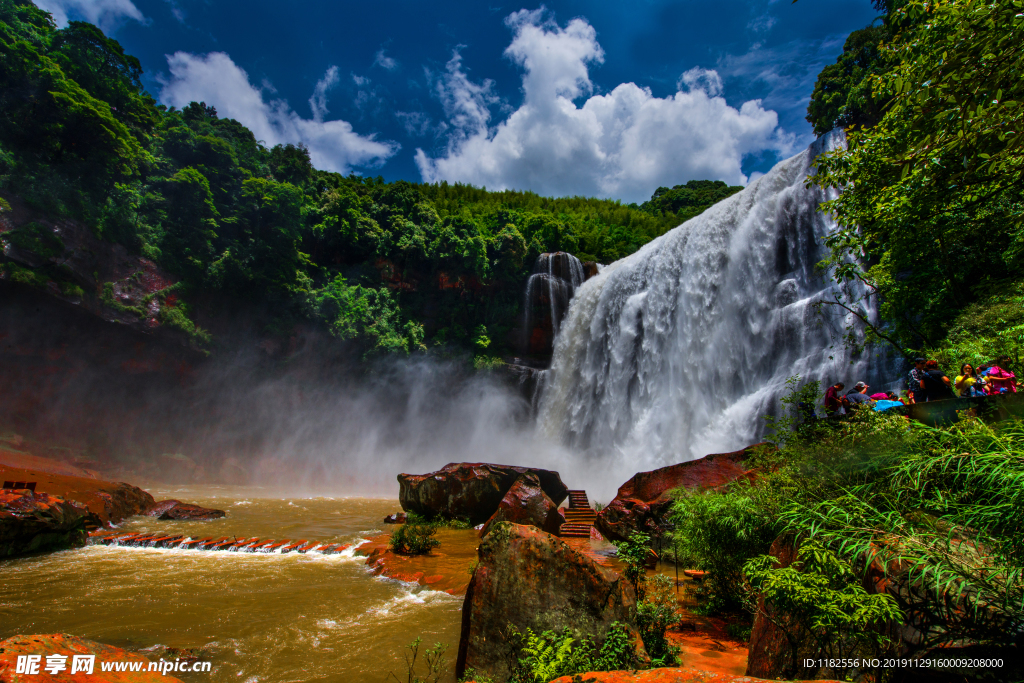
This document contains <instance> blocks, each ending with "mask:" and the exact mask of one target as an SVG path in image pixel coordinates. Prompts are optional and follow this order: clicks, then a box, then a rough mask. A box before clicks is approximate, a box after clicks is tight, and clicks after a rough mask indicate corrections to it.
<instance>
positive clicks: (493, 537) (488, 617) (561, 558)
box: [455, 522, 646, 680]
mask: <svg viewBox="0 0 1024 683" xmlns="http://www.w3.org/2000/svg"><path fill="white" fill-rule="evenodd" d="M635 609H636V595H635V593H634V592H633V587H632V586H630V585H629V582H627V581H626V580H625V579H623V578H622V577H621V576H619V575H618V574H617V573H615V572H614V571H612V570H610V569H606V568H605V567H602V566H600V565H599V564H597V563H596V562H594V561H593V560H592V559H590V558H589V557H586V556H585V555H584V554H582V553H580V552H579V551H578V550H576V549H574V548H573V547H571V546H570V545H568V544H566V543H564V542H563V541H562V540H561V539H559V538H557V537H555V536H552V535H551V534H549V533H546V532H543V531H540V530H538V529H536V528H534V527H532V526H523V525H519V524H510V523H508V522H498V523H496V524H495V525H494V527H493V529H492V530H491V532H490V533H489V534H487V536H485V537H484V538H483V540H482V541H481V542H480V547H479V549H478V561H477V565H476V569H475V570H474V571H473V577H472V578H471V579H470V582H469V588H468V589H467V591H466V599H465V601H464V602H463V604H462V633H461V636H460V638H459V654H458V659H457V660H456V664H455V668H456V676H462V675H463V674H464V673H465V671H466V669H467V668H469V667H472V668H473V669H475V670H476V671H478V672H481V673H482V674H485V675H487V676H489V677H491V678H494V679H497V680H505V679H506V678H507V677H508V673H509V672H508V668H507V664H506V662H505V658H504V654H505V650H506V644H505V641H504V639H503V637H502V632H503V631H504V630H506V629H507V627H508V625H509V624H511V625H513V626H515V627H516V628H518V629H519V630H520V631H524V630H525V629H527V628H532V629H533V630H534V631H537V632H540V631H546V630H549V629H550V630H555V631H558V630H561V629H563V628H565V627H572V628H573V629H574V630H577V631H579V632H580V634H581V635H582V636H588V637H592V638H594V639H595V641H596V642H597V643H598V645H599V646H600V643H601V642H602V641H603V640H604V637H605V634H606V633H607V631H608V628H609V627H610V626H611V624H612V623H613V622H615V621H618V622H621V623H623V624H625V625H626V626H627V628H629V629H631V630H632V629H633V626H632V624H633V619H634V614H635ZM637 642H639V638H637ZM642 647H643V646H642V645H641V646H640V648H641V653H642ZM643 656H646V655H643Z"/></svg>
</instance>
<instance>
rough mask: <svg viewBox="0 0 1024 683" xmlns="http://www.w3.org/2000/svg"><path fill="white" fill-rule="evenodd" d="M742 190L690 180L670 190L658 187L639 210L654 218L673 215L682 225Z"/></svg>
mask: <svg viewBox="0 0 1024 683" xmlns="http://www.w3.org/2000/svg"><path fill="white" fill-rule="evenodd" d="M742 189H743V187H742V186H740V185H731V186H730V185H726V184H725V183H724V182H722V181H721V180H691V181H689V182H687V183H686V184H685V185H676V186H675V187H673V188H672V189H671V190H670V189H669V188H667V187H659V188H658V189H657V190H655V191H654V194H653V195H652V196H651V199H650V201H646V202H644V203H643V204H641V205H640V210H641V211H646V212H648V213H650V214H653V215H655V216H666V215H674V216H675V220H678V221H679V222H680V223H682V222H684V221H687V220H689V219H691V218H693V217H694V216H696V215H698V214H700V213H702V212H703V211H704V209H706V208H708V207H709V206H711V205H712V204H717V203H718V202H720V201H722V200H723V199H725V198H726V197H729V196H732V195H734V194H736V193H737V192H739V191H740V190H742Z"/></svg>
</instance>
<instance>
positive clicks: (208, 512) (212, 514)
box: [144, 500, 224, 520]
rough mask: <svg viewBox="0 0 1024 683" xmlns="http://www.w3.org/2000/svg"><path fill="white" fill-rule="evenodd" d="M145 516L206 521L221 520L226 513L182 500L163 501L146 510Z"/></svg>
mask: <svg viewBox="0 0 1024 683" xmlns="http://www.w3.org/2000/svg"><path fill="white" fill-rule="evenodd" d="M144 514H146V515H148V516H149V517H156V518H157V519H164V520H168V519H177V520H204V519H220V518H221V517H223V516H224V511H223V510H215V509H212V508H204V507H200V506H198V505H191V504H189V503H182V502H181V501H180V500H162V501H160V502H159V503H156V504H155V505H153V507H151V508H149V509H148V510H146V512H145V513H144Z"/></svg>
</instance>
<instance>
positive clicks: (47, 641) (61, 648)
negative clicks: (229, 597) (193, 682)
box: [0, 633, 208, 683]
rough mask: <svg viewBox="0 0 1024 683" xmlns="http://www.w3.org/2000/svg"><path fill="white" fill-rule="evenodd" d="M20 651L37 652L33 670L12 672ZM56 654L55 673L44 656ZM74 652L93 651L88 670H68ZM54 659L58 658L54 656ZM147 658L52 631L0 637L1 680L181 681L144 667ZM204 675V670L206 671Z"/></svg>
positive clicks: (80, 682) (21, 682) (16, 682)
mask: <svg viewBox="0 0 1024 683" xmlns="http://www.w3.org/2000/svg"><path fill="white" fill-rule="evenodd" d="M21 655H29V656H31V655H39V656H41V660H40V664H39V670H38V671H37V672H35V673H28V674H22V673H16V671H17V663H18V657H19V656H21ZM53 655H59V656H63V657H66V658H67V659H66V660H63V664H64V666H65V667H66V668H64V669H63V670H61V671H56V672H55V673H49V672H48V671H47V670H46V668H45V667H46V665H47V659H46V658H47V656H53ZM75 655H93V656H94V657H95V660H94V663H93V672H92V674H91V675H90V674H85V673H83V672H81V671H79V672H77V673H75V674H73V675H72V674H71V669H72V664H73V661H74V660H73V658H74V656H75ZM57 661H62V660H60V659H59V658H58V660H57ZM101 662H140V663H141V664H142V668H143V671H141V672H127V671H125V672H118V671H102V670H101V665H100V663H101ZM149 663H150V660H148V659H146V658H145V657H143V656H142V655H139V654H135V653H132V652H128V651H127V650H122V649H121V648H119V647H114V646H112V645H104V644H103V643H97V642H95V641H92V640H86V639H85V638H79V637H77V636H72V635H68V634H66V633H54V634H51V635H27V636H13V637H11V638H8V639H7V640H2V641H0V681H4V682H5V683H28V682H29V681H48V682H52V683H85V682H86V681H88V682H90V683H92V682H95V683H103V682H109V683H156V681H160V682H161V683H181V681H180V680H179V679H177V678H174V677H173V676H164V675H161V673H160V672H159V671H152V672H151V671H146V669H148V668H149ZM207 675H208V674H207Z"/></svg>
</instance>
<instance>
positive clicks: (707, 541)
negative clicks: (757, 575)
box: [671, 484, 782, 614]
mask: <svg viewBox="0 0 1024 683" xmlns="http://www.w3.org/2000/svg"><path fill="white" fill-rule="evenodd" d="M770 491H771V490H770V489H769V488H768V487H767V486H762V487H761V488H758V487H754V486H750V485H749V484H737V485H734V486H732V487H730V488H729V489H728V490H725V491H688V490H680V491H679V492H677V494H676V500H675V502H674V503H673V505H672V513H671V520H672V522H673V524H674V525H675V529H674V530H673V531H672V534H671V536H672V543H673V545H674V547H675V548H677V551H678V553H679V555H680V559H683V558H686V559H687V560H689V561H691V562H692V563H693V564H694V565H696V568H697V569H702V570H704V571H706V572H707V576H706V577H705V579H704V581H703V583H702V584H701V586H700V588H699V589H698V599H700V600H701V602H702V603H703V604H702V607H703V608H704V609H705V610H706V611H707V612H708V613H712V614H713V613H717V612H722V611H735V610H737V609H740V608H741V607H742V605H743V600H744V592H743V565H744V564H745V563H746V562H747V560H749V559H751V558H752V557H756V556H758V555H763V554H764V553H767V552H768V549H769V548H770V547H771V544H772V541H773V540H775V537H776V536H777V535H778V533H779V531H780V529H781V528H782V527H781V524H780V523H779V522H778V521H777V520H776V519H774V518H773V512H777V511H773V510H772V509H771V505H770V503H769V501H768V500H767V499H768V498H769V496H768V495H766V494H767V493H769V492H770ZM766 508H767V509H766Z"/></svg>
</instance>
